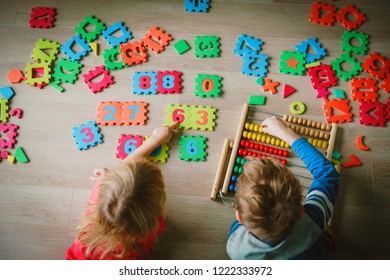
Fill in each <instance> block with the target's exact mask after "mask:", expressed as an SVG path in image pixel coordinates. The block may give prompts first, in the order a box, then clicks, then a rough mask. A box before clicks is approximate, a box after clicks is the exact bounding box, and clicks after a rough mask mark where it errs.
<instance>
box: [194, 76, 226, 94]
mask: <svg viewBox="0 0 390 280" xmlns="http://www.w3.org/2000/svg"><path fill="white" fill-rule="evenodd" d="M221 81H222V77H221V76H218V75H208V74H198V75H197V77H196V79H195V83H196V85H195V95H196V96H199V97H218V96H219V95H220V93H221V86H222V85H221Z"/></svg>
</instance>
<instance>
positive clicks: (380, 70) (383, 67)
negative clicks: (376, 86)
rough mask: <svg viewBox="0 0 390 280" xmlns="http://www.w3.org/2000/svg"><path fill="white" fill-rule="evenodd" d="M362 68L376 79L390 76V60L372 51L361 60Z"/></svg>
mask: <svg viewBox="0 0 390 280" xmlns="http://www.w3.org/2000/svg"><path fill="white" fill-rule="evenodd" d="M362 67H363V70H364V72H367V73H369V74H371V75H372V76H374V77H376V78H378V79H384V78H385V77H386V75H387V76H390V75H389V73H390V60H387V59H386V58H385V57H384V56H381V55H379V54H378V53H377V52H374V53H372V54H370V55H369V57H368V58H367V59H366V60H365V61H364V62H363V65H362Z"/></svg>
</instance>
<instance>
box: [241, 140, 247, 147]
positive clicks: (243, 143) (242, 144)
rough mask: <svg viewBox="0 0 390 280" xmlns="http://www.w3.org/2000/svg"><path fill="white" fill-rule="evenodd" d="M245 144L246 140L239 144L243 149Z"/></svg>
mask: <svg viewBox="0 0 390 280" xmlns="http://www.w3.org/2000/svg"><path fill="white" fill-rule="evenodd" d="M245 143H246V140H244V139H242V140H241V142H240V145H241V146H243V147H244V146H245Z"/></svg>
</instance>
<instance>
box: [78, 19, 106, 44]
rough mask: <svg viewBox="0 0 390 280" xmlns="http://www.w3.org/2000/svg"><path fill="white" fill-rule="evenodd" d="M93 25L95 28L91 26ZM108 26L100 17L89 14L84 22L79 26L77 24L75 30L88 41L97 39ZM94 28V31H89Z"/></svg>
mask: <svg viewBox="0 0 390 280" xmlns="http://www.w3.org/2000/svg"><path fill="white" fill-rule="evenodd" d="M91 26H93V28H91ZM105 28H106V25H105V24H104V23H102V22H101V21H100V20H99V19H97V18H96V17H94V16H91V15H89V16H87V17H86V18H84V20H83V21H82V22H80V24H79V26H77V27H76V28H75V29H74V30H75V31H76V32H77V33H78V34H79V35H80V36H81V37H82V38H84V39H85V40H86V41H87V42H93V41H95V40H96V39H97V38H98V37H99V35H100V34H101V33H102V31H103V30H104V29H105ZM90 29H92V31H89V30H90Z"/></svg>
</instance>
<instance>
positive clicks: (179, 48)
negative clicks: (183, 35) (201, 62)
mask: <svg viewBox="0 0 390 280" xmlns="http://www.w3.org/2000/svg"><path fill="white" fill-rule="evenodd" d="M173 47H174V49H175V50H176V52H177V53H178V54H180V55H181V54H183V53H185V52H187V51H189V50H190V49H191V47H190V45H189V44H188V43H187V41H186V40H183V39H182V40H179V41H177V42H176V43H174V44H173Z"/></svg>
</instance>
